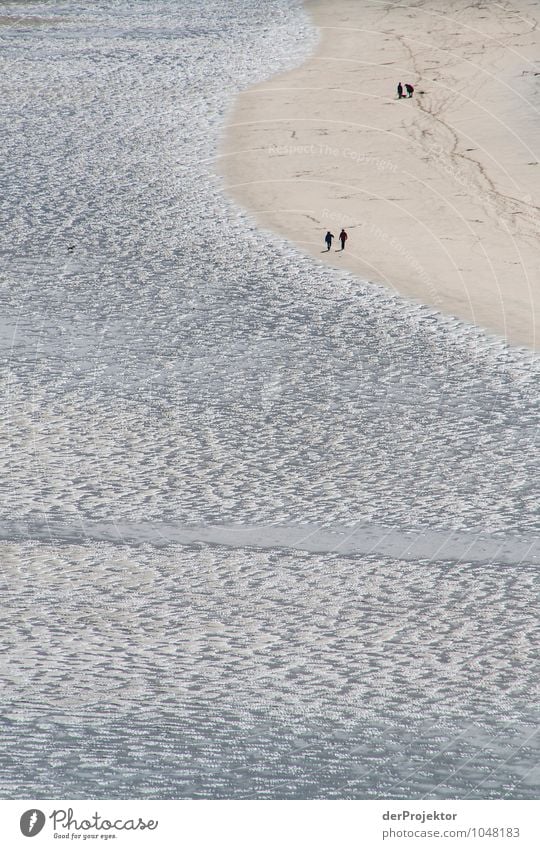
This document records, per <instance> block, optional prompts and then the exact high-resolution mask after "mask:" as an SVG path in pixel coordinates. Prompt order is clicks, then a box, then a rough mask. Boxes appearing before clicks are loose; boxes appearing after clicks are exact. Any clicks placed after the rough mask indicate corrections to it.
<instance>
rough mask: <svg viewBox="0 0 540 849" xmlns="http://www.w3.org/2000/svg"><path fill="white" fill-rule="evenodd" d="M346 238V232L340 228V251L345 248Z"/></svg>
mask: <svg viewBox="0 0 540 849" xmlns="http://www.w3.org/2000/svg"><path fill="white" fill-rule="evenodd" d="M348 238H349V237H348V236H347V233H346V232H345V230H342V231H341V233H340V234H339V241H340V242H341V250H342V251H344V250H345V242H346V241H347V239H348Z"/></svg>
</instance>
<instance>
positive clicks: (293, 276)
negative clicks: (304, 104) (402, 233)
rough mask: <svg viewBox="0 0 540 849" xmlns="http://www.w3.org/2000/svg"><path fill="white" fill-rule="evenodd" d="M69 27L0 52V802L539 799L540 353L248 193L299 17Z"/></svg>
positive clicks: (123, 20) (14, 32) (8, 44)
mask: <svg viewBox="0 0 540 849" xmlns="http://www.w3.org/2000/svg"><path fill="white" fill-rule="evenodd" d="M13 8H14V9H16V7H13ZM32 8H33V7H32ZM45 8H46V10H47V14H48V15H51V16H54V15H56V16H58V22H57V23H56V24H51V25H50V26H47V27H40V28H39V29H38V28H32V29H28V30H24V29H23V30H19V29H16V28H9V27H8V28H6V27H4V28H2V31H1V32H0V38H1V39H2V47H3V50H2V53H1V55H0V64H1V66H2V78H3V80H4V86H3V89H4V90H3V97H2V101H1V105H0V110H1V114H2V121H1V122H0V149H2V151H3V152H4V153H5V155H4V156H3V157H2V160H1V161H0V169H1V171H0V186H1V188H2V192H1V193H0V211H1V214H2V219H3V220H4V221H7V222H8V226H7V228H5V229H3V230H2V233H1V234H0V250H1V256H2V264H1V271H0V302H1V305H2V319H1V338H2V345H3V357H2V369H3V375H2V377H3V382H2V385H3V386H4V392H5V396H4V404H3V406H2V429H1V434H0V436H1V439H2V447H3V449H4V450H3V452H2V463H3V469H2V475H1V480H2V499H3V510H2V522H1V527H2V530H1V534H0V535H1V536H2V538H3V540H4V541H3V543H2V548H1V557H2V566H3V569H2V578H3V581H4V587H3V589H4V595H5V598H6V599H7V602H8V603H7V604H6V605H4V606H3V608H2V614H1V615H2V619H3V627H2V633H4V634H5V640H4V651H3V652H2V655H1V658H0V677H1V679H2V681H3V682H4V685H5V686H4V687H3V705H4V716H3V733H2V743H1V744H0V756H1V764H2V767H1V770H0V793H1V794H2V796H3V797H4V798H21V797H25V796H28V797H33V798H54V797H64V798H85V797H101V798H112V797H116V798H129V797H134V798H152V797H153V798H180V797H197V798H200V797H220V798H223V797H235V798H244V797H249V798H254V797H261V798H298V797H332V798H340V797H344V798H348V797H364V798H368V797H389V796H393V797H395V798H403V797H418V798H427V797H433V798H435V797H439V798H448V797H460V798H491V797H501V796H508V797H512V798H532V797H535V795H536V794H537V786H536V787H535V784H536V785H537V781H538V773H537V771H535V766H534V765H535V763H537V760H538V752H537V750H536V752H535V748H534V743H535V739H536V738H535V736H534V728H535V720H536V718H535V714H534V706H535V688H536V681H537V676H535V672H534V665H533V661H534V653H533V647H534V640H535V629H536V622H537V609H535V602H536V600H537V594H536V592H535V580H536V578H537V568H536V567H535V565H534V564H535V563H537V554H538V537H539V531H538V520H537V512H536V505H537V503H538V478H537V472H536V469H537V467H538V463H537V461H538V452H537V436H538V398H537V386H538V371H539V369H538V360H536V359H534V358H533V356H532V354H529V353H528V352H525V351H518V350H514V351H512V350H509V349H507V348H506V347H505V346H504V345H503V344H502V343H500V342H498V341H497V340H495V339H490V338H489V337H486V336H485V335H483V334H482V333H481V332H480V331H477V330H476V329H474V328H468V327H465V326H463V325H461V324H460V323H458V322H457V321H454V320H453V319H449V318H444V317H442V316H440V315H438V314H436V313H435V312H434V311H433V310H431V309H427V308H422V307H418V306H416V305H413V304H408V303H406V302H404V301H402V300H401V299H398V298H395V297H394V296H392V295H391V294H389V293H388V292H386V291H383V290H382V289H380V288H378V287H374V286H370V285H369V284H367V283H363V282H362V281H358V280H356V279H353V278H351V277H349V276H347V275H340V274H335V273H332V272H331V271H329V270H328V269H326V268H324V267H322V266H318V265H316V264H315V263H314V262H313V261H311V260H310V259H307V258H305V257H303V256H301V255H300V254H299V253H298V252H297V251H296V250H295V248H294V247H292V246H290V245H287V244H283V243H281V242H280V241H279V240H277V239H275V238H274V237H272V236H271V235H269V234H264V233H260V232H258V230H257V229H256V228H255V226H254V224H253V223H252V221H251V220H250V218H249V216H247V215H246V214H244V213H243V212H242V211H240V210H238V209H237V208H236V207H235V206H234V205H233V204H232V203H230V202H229V201H228V200H227V198H226V197H225V196H224V194H223V191H222V187H221V183H220V180H219V179H218V178H217V177H216V176H215V175H214V169H215V156H216V151H217V144H218V138H219V133H220V130H221V127H222V125H223V122H224V117H225V114H226V110H227V108H228V107H229V106H230V104H231V102H232V98H233V96H234V93H235V92H236V91H237V90H238V89H239V88H240V87H243V86H245V85H247V84H249V83H250V82H252V81H254V80H256V79H261V78H264V77H265V76H268V74H269V73H270V72H271V71H272V70H277V69H279V68H281V67H284V66H285V65H286V64H287V63H289V64H294V62H298V61H300V57H301V56H302V55H303V53H304V52H305V51H306V50H308V49H309V47H310V45H311V44H313V43H314V38H315V36H314V34H313V33H312V32H311V30H310V29H309V27H308V25H307V22H306V20H305V19H304V17H303V15H302V12H301V10H299V9H298V8H297V7H296V6H294V8H290V4H288V3H286V2H285V0H283V2H281V0H280V2H272V3H270V4H265V5H264V7H262V8H259V6H258V5H257V4H255V3H246V2H234V1H233V2H230V3H227V4H226V7H225V6H224V4H221V3H218V2H208V3H205V4H204V10H203V12H204V13H201V4H200V3H197V4H195V3H192V2H184V0H182V2H178V3H172V2H170V3H165V2H159V3H158V2H145V3H142V2H135V3H129V4H128V3H124V2H118V3H115V4H110V3H98V4H93V5H92V9H91V10H90V11H89V10H88V9H82V8H81V7H79V6H78V5H77V4H74V3H71V2H66V3H47V4H35V10H36V14H39V11H40V9H41V11H43V9H45ZM25 10H26V14H28V13H29V12H28V4H25ZM219 525H225V526H227V527H228V528H229V530H227V531H222V537H219V536H218V537H217V538H216V539H214V538H213V537H210V540H209V538H208V533H209V531H208V526H219ZM239 526H240V528H239ZM244 526H246V527H247V530H248V531H249V533H250V534H252V535H253V534H255V539H254V538H253V536H250V537H249V547H247V546H246V542H245V533H243V532H242V533H241V531H242V529H243V528H244ZM126 527H129V533H128V532H127V531H126V530H125V529H126ZM235 527H237V528H239V531H238V538H237V540H236V543H235V538H234V528H235ZM304 527H305V530H306V534H312V533H313V534H317V533H319V534H322V532H323V531H324V532H325V533H326V536H325V539H326V540H328V539H330V540H332V539H333V536H332V535H335V534H341V535H345V538H349V537H348V529H350V538H351V539H352V538H353V537H354V533H356V534H357V536H358V533H359V532H358V528H359V527H361V528H362V529H367V532H368V537H369V532H370V528H371V529H373V533H375V535H377V534H378V536H379V538H381V533H382V539H383V541H384V540H385V539H386V545H387V548H386V549H384V548H383V549H380V548H379V549H375V551H372V553H370V551H371V549H370V547H369V545H368V546H367V547H366V542H365V540H366V537H365V535H364V536H363V537H362V547H361V549H360V550H359V551H356V553H355V551H354V550H353V551H352V552H349V553H348V554H347V555H344V553H343V546H342V544H341V541H342V538H340V542H339V543H336V544H335V545H334V543H332V542H330V543H329V545H327V546H326V548H325V549H323V551H324V552H325V553H321V551H320V550H319V552H318V553H317V551H311V552H308V551H305V552H304V551H302V550H298V546H293V547H289V546H291V545H292V535H294V534H293V531H294V528H304ZM96 528H97V529H98V530H96ZM168 528H169V529H170V530H169V531H168V530H167V529H168ZM186 528H187V529H188V530H189V532H190V533H191V534H192V535H193V534H194V535H195V538H190V539H189V540H188V539H183V538H180V539H178V538H177V536H175V533H176V532H177V529H186ZM198 528H200V531H197V529H198ZM231 528H232V530H231ZM257 528H259V529H262V530H260V531H257ZM272 528H274V529H275V536H272ZM291 528H292V529H293V530H291ZM381 528H382V529H388V534H390V533H392V534H393V536H392V537H391V540H390V541H389V537H388V535H387V533H386V531H384V532H381ZM114 529H116V533H114ZM173 529H176V530H175V531H174V533H173ZM249 529H251V530H249ZM253 529H255V530H253ZM223 533H225V534H226V536H227V539H226V540H225V539H224V538H223ZM257 534H259V535H258V536H257ZM411 534H412V535H415V534H416V535H417V536H418V534H423V537H422V538H423V539H424V540H425V539H427V540H428V541H429V544H428V548H427V550H425V549H422V550H421V551H417V552H416V554H415V551H414V550H412V552H411ZM484 537H485V538H486V539H489V540H492V541H493V540H495V541H500V544H501V551H503V550H504V551H505V552H506V553H505V555H504V557H503V556H502V555H501V556H499V557H497V556H496V553H495V554H494V555H493V558H492V560H490V559H489V557H488V558H487V560H486V557H485V556H484V555H482V557H480V558H478V557H477V558H476V559H475V557H474V551H475V550H477V549H475V548H474V544H473V543H471V546H472V547H471V549H470V548H469V541H470V540H479V541H480V543H482V540H483V539H484ZM354 538H355V539H356V538H357V537H354ZM295 539H296V540H297V539H298V534H297V533H296V536H295ZM401 540H402V542H401ZM431 541H432V542H433V544H432V547H431V548H430V547H429V546H430V545H431ZM520 541H521V542H520ZM209 542H213V543H214V544H209ZM390 542H391V545H390ZM529 545H530V553H528V551H529V549H528V546H529ZM388 546H390V547H388ZM524 546H525V549H524ZM301 547H302V546H301V542H300V549H301ZM477 547H478V545H477ZM293 548H294V549H295V550H293ZM257 549H258V550H257ZM496 551H497V548H496V546H495V552H496ZM533 553H534V556H533ZM468 555H469V559H468ZM15 754H16V755H17V757H15Z"/></svg>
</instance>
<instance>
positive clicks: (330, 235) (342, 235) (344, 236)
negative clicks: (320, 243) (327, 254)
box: [324, 230, 349, 251]
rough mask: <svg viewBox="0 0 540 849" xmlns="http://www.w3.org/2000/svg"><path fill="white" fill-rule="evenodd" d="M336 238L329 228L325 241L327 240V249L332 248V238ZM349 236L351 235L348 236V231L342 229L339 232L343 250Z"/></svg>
mask: <svg viewBox="0 0 540 849" xmlns="http://www.w3.org/2000/svg"><path fill="white" fill-rule="evenodd" d="M335 238H336V237H335V236H334V234H333V233H331V232H330V230H328V232H327V234H326V236H325V237H324V241H325V242H326V249H327V250H330V248H331V247H332V239H335ZM348 238H349V237H348V235H347V233H346V231H345V230H342V231H341V233H340V234H339V241H340V242H341V250H342V251H344V250H345V242H346V241H347V239H348Z"/></svg>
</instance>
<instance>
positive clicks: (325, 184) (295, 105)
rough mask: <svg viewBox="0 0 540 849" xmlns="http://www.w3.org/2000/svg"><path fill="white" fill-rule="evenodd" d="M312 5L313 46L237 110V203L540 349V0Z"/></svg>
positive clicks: (423, 298) (224, 164)
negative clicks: (401, 92) (341, 236)
mask: <svg viewBox="0 0 540 849" xmlns="http://www.w3.org/2000/svg"><path fill="white" fill-rule="evenodd" d="M306 7H307V9H308V10H309V12H310V13H311V15H312V17H313V20H314V22H315V24H316V25H317V26H318V27H319V28H320V36H321V40H320V44H319V47H318V49H317V51H316V53H315V55H314V56H313V57H312V58H310V59H309V60H308V61H307V62H306V63H305V64H304V65H302V67H300V68H298V69H297V70H294V71H292V72H289V73H285V74H282V75H280V76H277V77H274V78H273V79H271V80H270V81H268V82H266V83H264V84H262V85H257V86H255V87H254V88H252V89H250V90H248V91H246V92H244V93H243V94H242V95H241V96H240V98H239V99H238V101H237V103H236V105H235V109H234V113H233V114H232V115H231V116H230V121H229V127H228V132H227V138H226V141H225V147H224V150H223V156H222V157H221V159H220V168H221V170H222V173H223V174H224V176H225V178H226V182H227V184H228V187H229V189H230V191H231V192H232V194H233V195H234V197H235V198H236V199H237V200H238V201H239V202H240V203H241V204H242V205H243V206H245V207H246V208H248V209H249V210H251V211H252V212H254V213H255V214H256V217H257V219H258V220H259V222H260V223H261V224H262V225H263V226H265V227H268V228H270V229H272V230H274V231H276V232H277V233H279V234H282V235H283V236H284V237H286V238H287V239H291V240H294V241H295V242H296V243H297V244H298V245H300V246H301V247H302V248H303V249H304V250H305V251H307V252H309V253H311V254H313V255H314V256H316V257H317V258H318V259H320V260H321V261H322V262H325V263H327V264H328V265H330V266H335V267H339V268H344V269H348V270H350V271H352V272H354V273H356V274H357V275H359V276H360V277H361V278H362V279H364V280H366V279H367V280H370V281H373V282H377V283H382V284H385V285H387V286H389V287H391V288H393V289H394V290H396V291H397V292H399V293H401V294H403V295H405V296H407V297H410V298H413V299H415V300H418V301H420V302H422V303H425V304H431V305H433V306H434V307H436V308H437V309H439V310H441V311H443V312H446V313H449V314H451V315H454V316H457V317H459V318H461V319H464V320H465V321H467V322H472V323H474V324H477V325H479V326H481V327H483V328H485V329H487V330H489V331H491V332H494V333H496V334H498V335H499V336H502V337H505V338H506V339H507V340H508V341H509V342H510V343H512V344H516V345H525V346H529V347H533V348H538V347H539V340H540V333H539V331H538V329H537V328H538V311H539V301H540V298H539V294H538V288H539V271H538V259H539V253H540V252H539V250H538V234H539V230H540V206H539V205H540V192H539V187H540V162H539V160H540V155H539V154H540V152H539V151H538V147H539V145H538V138H539V132H540V100H539V98H538V93H539V91H540V77H538V79H537V76H538V75H539V74H540V65H539V64H535V60H540V35H539V31H538V25H537V21H538V20H539V19H540V14H539V7H538V3H537V2H532V0H515V2H514V0H511V2H503V3H500V4H499V3H487V2H466V0H444V2H435V0H426V1H425V2H424V1H423V0H419V2H414V3H403V4H394V3H388V2H378V0H334V2H332V3H329V2H323V0H308V2H306ZM400 80H401V81H402V82H403V83H405V82H410V83H412V84H413V85H414V86H415V89H416V91H415V95H414V97H413V98H412V99H402V100H398V99H397V95H396V85H397V83H398V81H400ZM341 227H345V228H346V229H347V230H348V233H349V241H348V243H347V247H346V250H345V251H344V252H343V253H341V252H339V251H336V248H338V244H337V240H336V244H335V245H334V247H333V249H332V251H331V252H330V253H322V251H323V249H324V242H323V237H324V234H325V232H326V230H327V229H330V230H331V231H332V232H333V233H334V234H335V235H336V236H337V235H338V233H339V231H340V229H341Z"/></svg>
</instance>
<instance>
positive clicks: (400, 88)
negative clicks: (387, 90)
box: [397, 83, 414, 100]
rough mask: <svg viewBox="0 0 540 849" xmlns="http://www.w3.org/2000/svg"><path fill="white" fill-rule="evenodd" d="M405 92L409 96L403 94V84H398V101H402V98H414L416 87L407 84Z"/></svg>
mask: <svg viewBox="0 0 540 849" xmlns="http://www.w3.org/2000/svg"><path fill="white" fill-rule="evenodd" d="M405 91H406V92H407V94H403V86H402V85H401V83H398V85H397V96H398V100H401V98H402V97H412V96H413V94H414V86H412V85H411V84H410V83H405Z"/></svg>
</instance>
